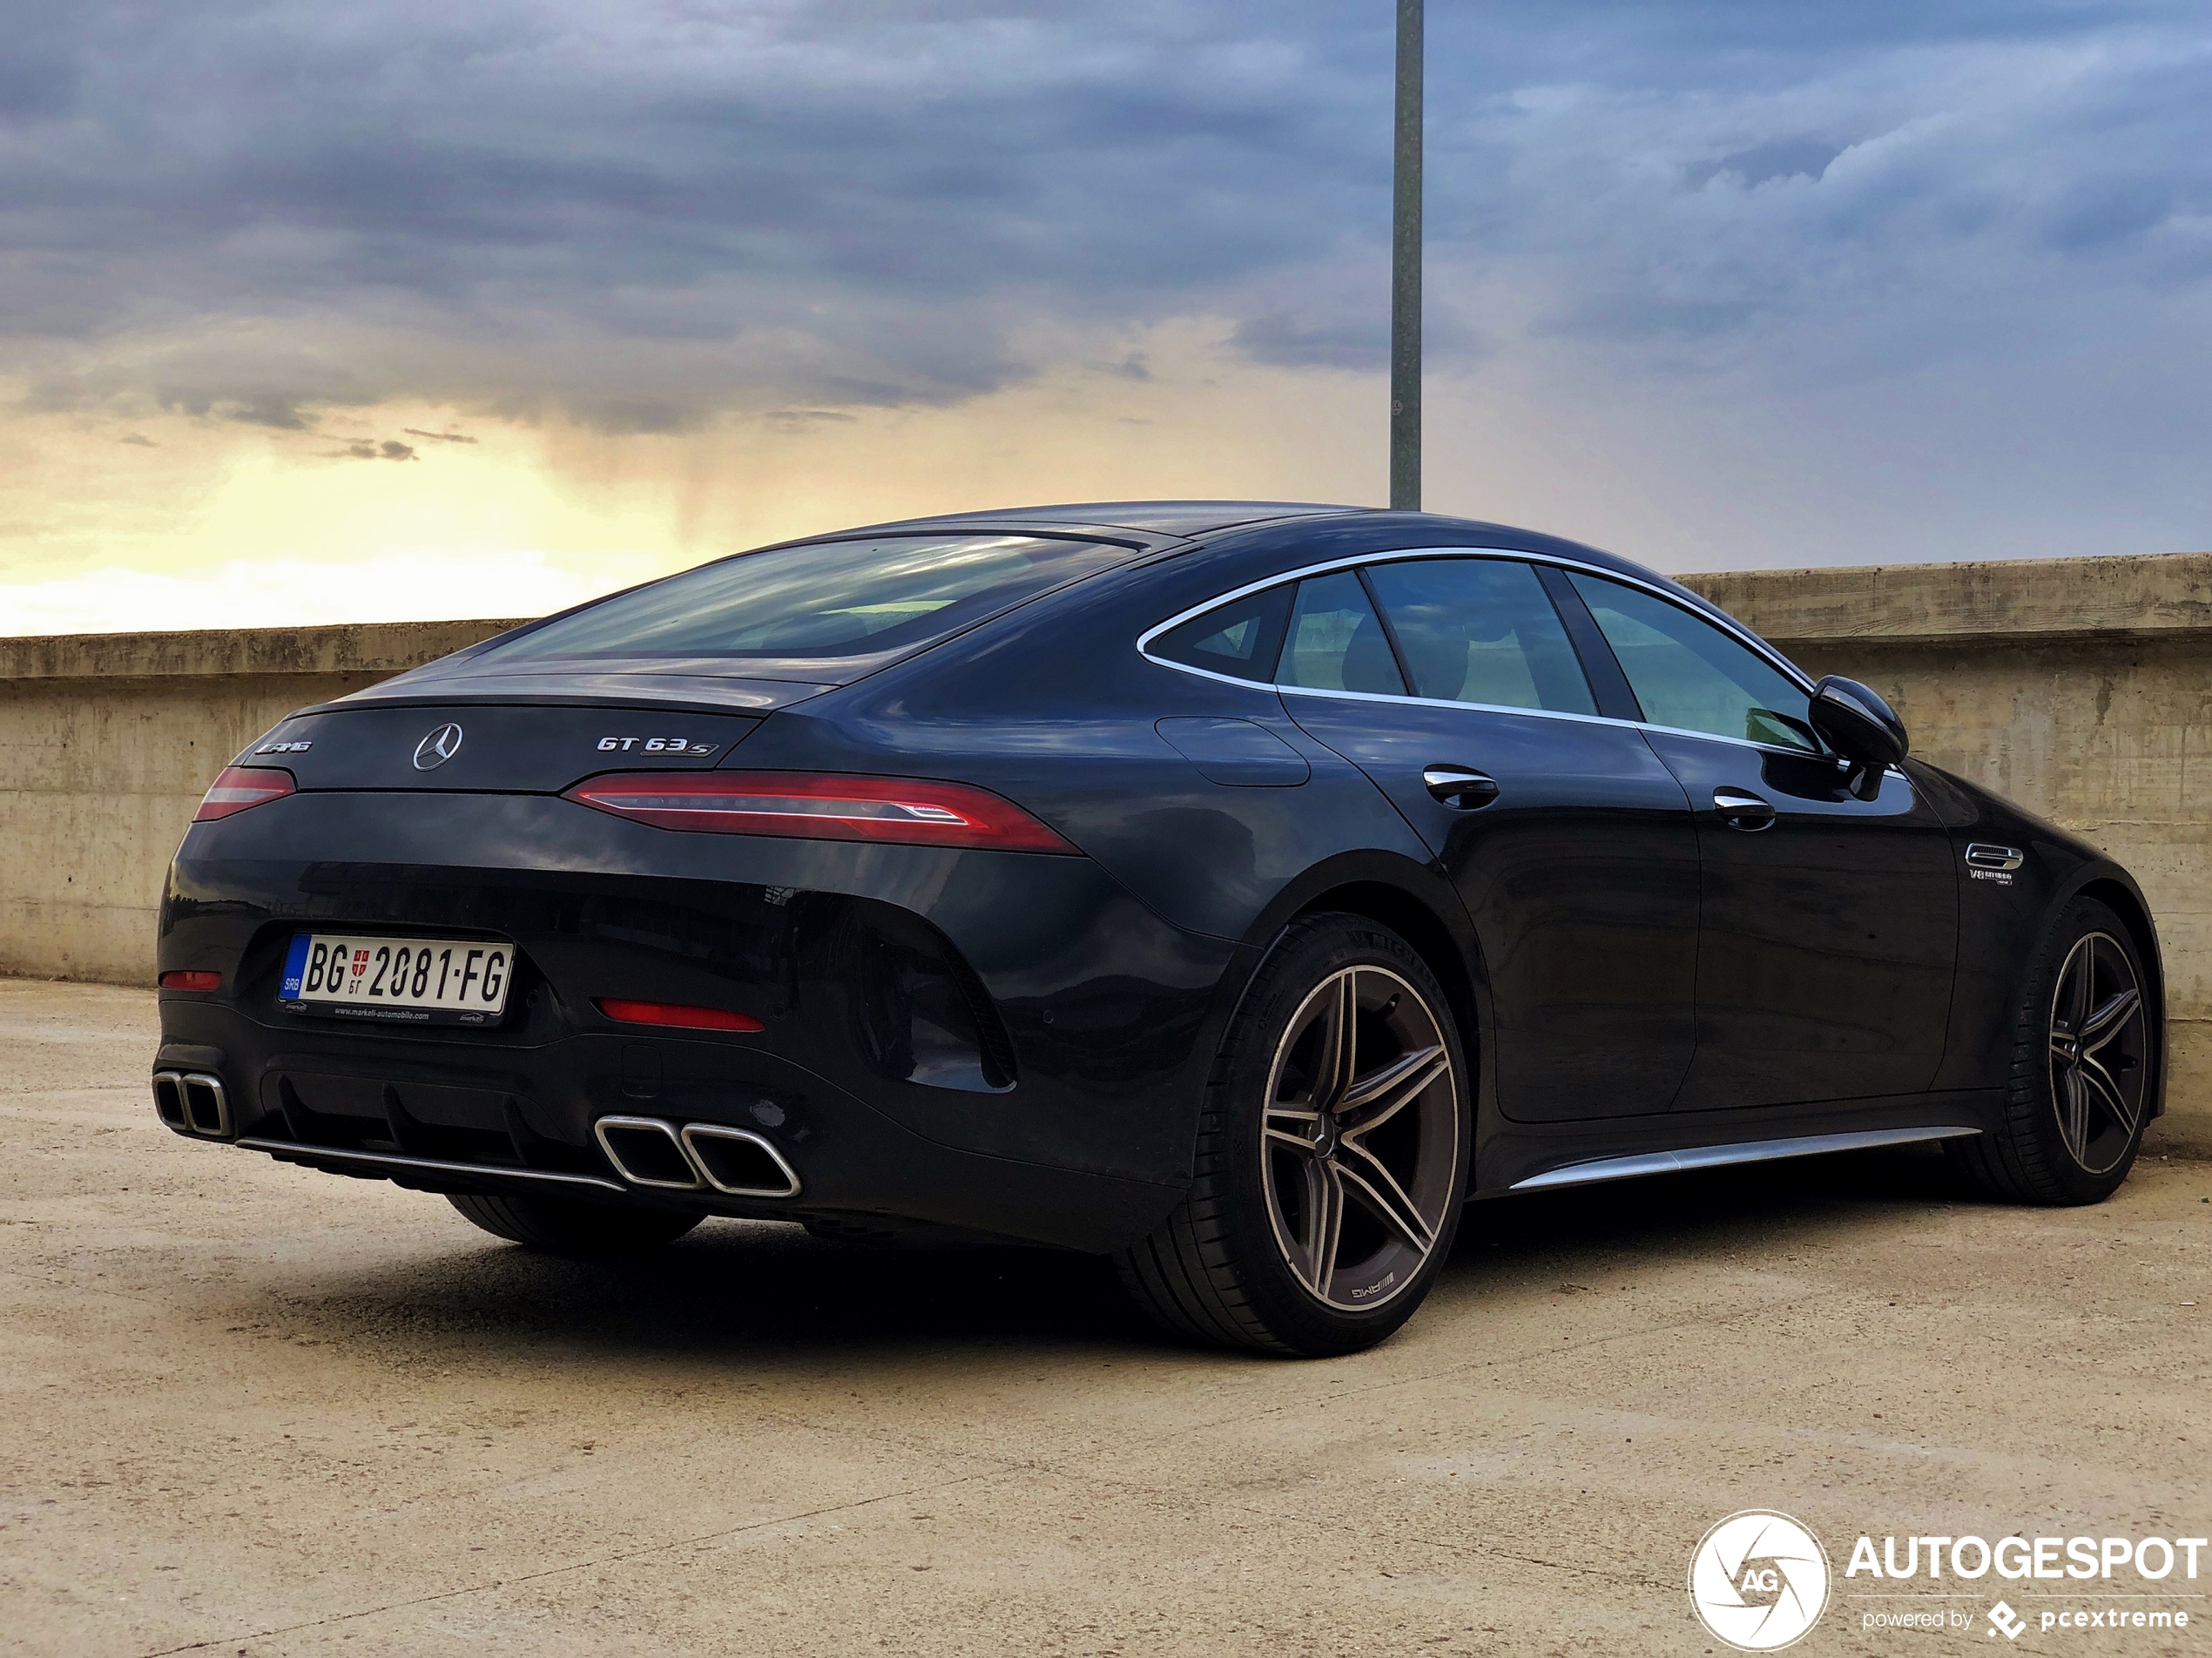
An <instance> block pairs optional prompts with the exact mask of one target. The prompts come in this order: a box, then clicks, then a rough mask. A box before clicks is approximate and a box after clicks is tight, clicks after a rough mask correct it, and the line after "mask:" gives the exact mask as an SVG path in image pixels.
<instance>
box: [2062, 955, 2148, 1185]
mask: <svg viewBox="0 0 2212 1658" xmlns="http://www.w3.org/2000/svg"><path fill="white" fill-rule="evenodd" d="M2148 1028H2149V1027H2148V1021H2147V1020H2146V1019H2145V1017H2144V1011H2143V997H2142V991H2141V987H2139V986H2138V985H2137V983H2136V981H2135V969H2134V966H2133V965H2132V964H2131V963H2130V962H2129V961H2128V953H2127V951H2125V950H2124V949H2122V948H2121V945H2120V941H2119V940H2117V939H2115V938H2114V937H2113V936H2112V935H2111V934H2110V933H2087V934H2086V935H2085V936H2083V937H2082V939H2081V940H2080V941H2079V942H2077V943H2076V944H2075V945H2074V948H2073V949H2072V950H2070V951H2068V952H2067V958H2066V964H2065V965H2064V966H2063V967H2060V969H2059V976H2058V984H2057V987H2056V988H2055V989H2054V992H2053V994H2052V997H2051V1102H2052V1104H2053V1106H2054V1108H2055V1109H2056V1110H2057V1112H2058V1119H2059V1136H2060V1139H2062V1140H2063V1141H2065V1142H2066V1149H2067V1152H2068V1153H2070V1154H2071V1155H2072V1156H2073V1158H2074V1162H2075V1163H2079V1164H2080V1166H2081V1167H2082V1169H2085V1170H2086V1171H2087V1172H2088V1173H2090V1174H2093V1175H2101V1174H2103V1173H2105V1172H2106V1171H2107V1169H2112V1168H2113V1167H2114V1166H2115V1165H2117V1164H2118V1163H2119V1162H2120V1160H2121V1158H2122V1157H2124V1156H2127V1155H2128V1147H2129V1146H2130V1145H2132V1144H2134V1137H2135V1129H2136V1128H2137V1126H2138V1125H2139V1124H2140V1123H2141V1121H2142V1111H2143V1091H2144V1087H2145V1084H2146V1082H2147V1081H2148V1078H2149V1075H2150V1068H2149V1067H2148V1064H2146V1063H2145V1061H2146V1059H2147V1058H2148V1055H2146V1053H2145V1051H2144V1048H2145V1042H2146V1040H2147V1035H2148Z"/></svg>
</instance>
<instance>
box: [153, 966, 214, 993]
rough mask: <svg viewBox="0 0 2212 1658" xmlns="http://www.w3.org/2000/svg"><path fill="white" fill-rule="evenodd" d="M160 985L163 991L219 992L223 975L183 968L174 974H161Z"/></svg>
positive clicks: (195, 968) (198, 969) (196, 968)
mask: <svg viewBox="0 0 2212 1658" xmlns="http://www.w3.org/2000/svg"><path fill="white" fill-rule="evenodd" d="M160 984H161V987H162V988H163V989H164V990H220V989H221V988H222V987H223V975H222V974H219V973H208V972H205V971H203V970H202V969H200V968H199V967H185V968H180V969H179V970H178V971H176V972H174V973H165V974H162V975H161V979H160Z"/></svg>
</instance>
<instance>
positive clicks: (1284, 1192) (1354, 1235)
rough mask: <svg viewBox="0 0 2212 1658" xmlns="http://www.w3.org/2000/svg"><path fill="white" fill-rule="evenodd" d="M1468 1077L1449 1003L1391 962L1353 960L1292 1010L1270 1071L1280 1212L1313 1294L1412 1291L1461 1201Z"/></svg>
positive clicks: (1351, 1297) (1273, 1217)
mask: <svg viewBox="0 0 2212 1658" xmlns="http://www.w3.org/2000/svg"><path fill="white" fill-rule="evenodd" d="M1264 1121H1265V1126H1264V1131H1263V1134H1264V1141H1263V1144H1262V1146H1261V1148H1260V1163H1261V1169H1262V1174H1263V1179H1264V1186H1265V1191H1266V1196H1267V1206H1268V1218H1269V1219H1270V1221H1271V1223H1273V1226H1274V1231H1275V1241H1276V1244H1277V1246H1278V1248H1279V1249H1280V1250H1282V1254H1283V1259H1284V1261H1285V1263H1286V1264H1288V1265H1289V1267H1290V1269H1291V1276H1292V1277H1295V1278H1296V1279H1297V1280H1298V1284H1299V1285H1300V1287H1301V1288H1303V1289H1304V1290H1305V1291H1306V1293H1307V1294H1309V1295H1311V1296H1312V1297H1314V1298H1315V1299H1316V1300H1318V1301H1320V1302H1322V1303H1323V1304H1325V1305H1327V1306H1331V1307H1334V1308H1337V1309H1339V1311H1366V1310H1367V1309H1369V1308H1372V1307H1378V1306H1380V1305H1382V1304H1384V1303H1385V1302H1386V1301H1389V1300H1391V1299H1392V1298H1393V1297H1396V1296H1397V1295H1399V1294H1400V1293H1401V1292H1403V1291H1405V1290H1406V1288H1407V1286H1408V1285H1410V1284H1412V1283H1413V1280H1414V1278H1415V1277H1417V1276H1418V1275H1419V1273H1420V1268H1421V1265H1422V1264H1423V1263H1424V1262H1426V1260H1427V1259H1428V1257H1429V1255H1430V1254H1431V1253H1432V1252H1433V1250H1434V1249H1435V1247H1436V1241H1437V1238H1438V1237H1439V1236H1440V1233H1441V1231H1442V1230H1443V1227H1444V1222H1445V1219H1446V1217H1447V1210H1448V1208H1449V1205H1450V1204H1451V1203H1452V1202H1453V1199H1454V1197H1455V1196H1456V1193H1455V1191H1454V1190H1453V1177H1454V1175H1455V1173H1456V1171H1457V1169H1458V1161H1459V1136H1460V1088H1459V1078H1458V1077H1457V1075H1454V1072H1453V1064H1452V1057H1451V1050H1450V1049H1449V1048H1447V1046H1446V1044H1445V1041H1444V1034H1443V1030H1442V1028H1441V1026H1440V1023H1439V1020H1438V1015H1437V1014H1436V1011H1435V1010H1434V1009H1433V1008H1430V1007H1429V1005H1428V1004H1427V1002H1426V1001H1425V1000H1424V999H1423V998H1422V996H1421V994H1420V992H1419V991H1417V990H1416V989H1415V988H1414V987H1413V986H1412V985H1411V984H1409V983H1407V982H1406V981H1405V980H1404V979H1402V978H1400V977H1399V975H1398V974H1395V973H1393V972H1391V971H1389V970H1388V969H1387V968H1384V967H1346V968H1345V969H1343V970H1342V971H1340V972H1338V973H1334V974H1331V975H1330V976H1329V977H1328V978H1326V979H1325V980H1323V981H1321V983H1320V984H1319V985H1318V986H1316V987H1314V989H1313V990H1312V992H1311V993H1310V994H1308V995H1307V996H1306V998H1305V1001H1303V1002H1302V1003H1300V1004H1299V1007H1298V1012H1297V1013H1296V1014H1293V1015H1292V1017H1291V1021H1290V1023H1289V1025H1288V1027H1287V1028H1285V1031H1284V1034H1283V1039H1282V1041H1281V1042H1280V1043H1278V1046H1277V1048H1276V1051H1275V1060H1274V1064H1273V1066H1272V1068H1271V1071H1270V1074H1269V1076H1268V1085H1267V1105H1266V1111H1265V1120H1264Z"/></svg>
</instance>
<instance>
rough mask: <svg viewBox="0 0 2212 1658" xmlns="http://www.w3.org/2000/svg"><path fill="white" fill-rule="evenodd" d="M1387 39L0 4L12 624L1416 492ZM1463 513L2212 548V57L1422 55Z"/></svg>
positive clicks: (1973, 18)
mask: <svg viewBox="0 0 2212 1658" xmlns="http://www.w3.org/2000/svg"><path fill="white" fill-rule="evenodd" d="M1394 11H1395V8H1394V6H1393V5H1392V4H1391V3H1389V0H1329V3H1320V0H1268V3H1264V4H1263V3H1257V0H1252V3H1246V0H1214V3H1197V0H1123V3H1122V4H1120V5H1116V6H1099V5H1096V4H1095V3H1082V4H1077V3H1067V4H1058V3H1028V4H1015V3H988V0H944V3H934V4H928V3H905V0H683V3H664V0H623V3H620V4H614V3H608V0H597V3H590V4H583V3H576V0H537V3H529V4H522V3H515V0H474V3H471V4H469V5H465V6H462V5H455V4H453V3H451V0H440V3H435V4H431V3H423V0H385V3H381V4H379V5H375V6H354V7H346V6H332V5H329V4H327V3H307V0H231V3H224V0H199V3H194V0H165V3H160V4H153V3H145V0H134V3H115V0H75V3H72V4H70V5H66V6H57V5H53V4H51V3H47V0H0V28H4V30H5V33H4V38H5V39H6V40H7V41H8V43H9V44H8V46H7V48H6V49H5V51H4V52H0V633H16V634H24V633H44V632H74V631H120V630H134V629H139V628H157V627H206V626H226V625H260V624H286V623H309V622H320V621H340V620H378V619H401V618H406V617H462V616H499V617H512V616H523V615H529V614H535V613H538V612H542V611H543V610H550V609H553V608H556V607H557V606H560V605H563V604H567V603H575V602H577V601H579V600H581V599H583V598H585V597H588V596H591V595H593V594H595V593H597V592H602V591H605V590H610V589H611V588H615V587H618V586H622V585H624V584H627V583H631V582H634V581H637V580H640V579H643V578H644V577H647V576H652V575H655V574H658V573H661V572H663V571H666V570H676V569H680V568H683V567H685V566H687V565H690V564H692V563H698V562H700V561H701V560H704V559H706V558H710V557H714V556H720V555H721V554H724V553H726V552H730V551H733V550H737V549H742V548H744V547H747V546H751V545H755V544H758V543H762V542H765V541H768V540H772V539H778V538H781V537H785V536H795V535H802V534H807V533H812V532H815V531H821V530H829V529H838V528H841V527H846V526H849V525H853V524H859V523H865V522H873V521H880V520H882V519H887V518H892V517H903V516H913V515H916V514H921V513H929V512H939V511H954V510H959V509H970V508H982V507H1000V506H1010V505H1018V504H1022V503H1026V502H1051V501H1066V500H1097V499H1120V498H1150V497H1163V496H1181V495H1203V496H1232V497H1243V496H1257V497H1267V498H1276V499H1283V498H1289V499H1302V500H1324V501H1342V502H1362V503H1373V502H1379V501H1380V500H1381V499H1382V498H1383V496H1384V495H1385V494H1386V448H1385V444H1386V426H1385V410H1386V402H1387V381H1386V343H1387V332H1388V302H1387V284H1388V245H1389V230H1390V226H1389V211H1390V206H1389V203H1390V191H1389V183H1390V154H1389V145H1390V127H1391V95H1392V69H1393V56H1392V52H1393V43H1392V29H1393V18H1394ZM1429 17H1430V22H1429V60H1428V62H1429V67H1428V125H1427V146H1428V148H1427V158H1428V163H1427V165H1428V190H1427V224H1428V252H1427V280H1428V293H1429V303H1428V319H1427V331H1428V379H1427V393H1426V395H1427V404H1428V416H1427V419H1428V430H1427V444H1426V455H1427V463H1426V504H1427V505H1428V506H1430V507H1431V508H1432V509H1436V510H1440V511H1447V512H1453V513H1459V514H1463V515H1467V516H1474V517H1480V518H1487V519H1491V520H1495V521H1499V522H1509V523H1518V524H1525V525H1528V526H1531V527H1534V528H1537V529H1544V530H1548V531H1550V532H1552V533H1554V534H1560V535H1565V536H1573V537H1576V538H1578V539H1581V540H1584V541H1588V542H1592V543H1597V544H1599V545H1602V546H1606V547H1608V548H1611V549H1614V550H1615V551H1617V552H1621V553H1624V554H1626V555H1628V556H1630V557H1634V558H1639V559H1642V560H1643V561H1644V562H1646V563H1650V564H1652V565H1655V566H1656V567H1658V568H1660V569H1662V570H1671V571H1678V572H1679V571H1692V570H1716V569H1726V568H1757V567H1773V566H1792V565H1807V564H1831V563H1892V562H1920V561H1927V560H1942V559H1959V558H2015V557H2047V556H2073V555H2084V554H2107V553H2143V552H2160V551H2175V550H2182V549H2203V548H2207V547H2212V467H2209V466H2208V464H2207V462H2208V459H2212V10H2209V9H2207V8H2206V7H2204V6H2203V5H2202V4H2201V3H2161V4H2135V3H2118V0H2114V3H2102V0H2100V3H2089V0H2080V3H2061V0H1915V3H1893V0H1855V3H1852V4H1851V5H1804V4H1801V3H1791V0H1772V3H1752V0H1686V3H1658V0H1541V3H1538V0H1497V3H1453V0H1433V3H1432V4H1431V5H1430V6H1429Z"/></svg>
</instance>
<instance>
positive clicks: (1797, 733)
mask: <svg viewBox="0 0 2212 1658" xmlns="http://www.w3.org/2000/svg"><path fill="white" fill-rule="evenodd" d="M1568 580H1570V581H1572V582H1573V583H1575V591H1576V592H1577V593H1580V594H1581V596H1582V602H1583V603H1585V604H1587V605H1588V606H1589V607H1590V615H1591V616H1592V617H1595V620H1596V622H1597V625H1598V629H1599V630H1600V631H1601V632H1602V633H1603V634H1604V635H1605V637H1606V642H1607V643H1608V644H1610V645H1611V646H1612V647H1613V654H1614V655H1615V657H1619V658H1620V661H1621V671H1622V673H1624V674H1626V675H1627V676H1628V679H1629V689H1630V690H1631V691H1635V694H1636V700H1637V701H1638V702H1640V703H1642V704H1643V715H1644V718H1646V719H1648V720H1649V721H1650V722H1651V723H1652V724H1653V725H1673V726H1676V727H1678V728H1679V729H1681V730H1683V731H1710V732H1711V733H1712V734H1713V735H1715V736H1716V737H1741V738H1750V740H1751V741H1752V742H1754V743H1766V744H1770V745H1773V746H1774V747H1777V748H1797V749H1805V750H1808V751H1811V752H1813V753H1818V752H1819V751H1820V743H1819V739H1818V738H1815V737H1814V736H1813V734H1812V727H1811V725H1808V724H1807V723H1806V715H1807V713H1808V712H1809V711H1810V708H1809V704H1808V703H1807V700H1806V698H1805V694H1804V691H1800V690H1798V689H1797V686H1796V685H1795V684H1791V681H1790V679H1789V678H1788V677H1786V676H1785V675H1784V674H1783V673H1782V671H1780V670H1779V669H1777V668H1775V667H1773V666H1771V665H1770V664H1768V663H1767V662H1766V660H1765V659H1764V657H1760V656H1758V655H1757V653H1755V652H1753V651H1751V650H1748V649H1746V648H1745V647H1744V646H1743V645H1741V644H1737V642H1736V641H1735V640H1734V639H1731V638H1730V637H1729V636H1728V635H1727V634H1725V633H1723V632H1722V631H1721V630H1719V629H1718V628H1716V627H1715V626H1714V625H1713V624H1712V623H1710V622H1707V621H1704V620H1703V619H1702V618H1700V617H1695V616H1692V615H1691V614H1690V613H1689V611H1687V610H1683V609H1682V608H1681V607H1680V606H1678V605H1674V604H1669V603H1667V601H1666V600H1664V599H1662V598H1659V597H1657V596H1654V595H1652V594H1649V593H1646V592H1643V591H1642V590H1640V589H1637V588H1633V587H1624V586H1622V584H1621V583H1618V582H1608V581H1606V580H1604V579H1603V578H1602V577H1599V576H1582V575H1579V574H1576V573H1575V572H1573V571H1569V572H1568Z"/></svg>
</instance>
